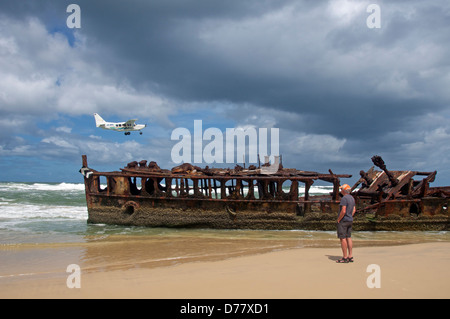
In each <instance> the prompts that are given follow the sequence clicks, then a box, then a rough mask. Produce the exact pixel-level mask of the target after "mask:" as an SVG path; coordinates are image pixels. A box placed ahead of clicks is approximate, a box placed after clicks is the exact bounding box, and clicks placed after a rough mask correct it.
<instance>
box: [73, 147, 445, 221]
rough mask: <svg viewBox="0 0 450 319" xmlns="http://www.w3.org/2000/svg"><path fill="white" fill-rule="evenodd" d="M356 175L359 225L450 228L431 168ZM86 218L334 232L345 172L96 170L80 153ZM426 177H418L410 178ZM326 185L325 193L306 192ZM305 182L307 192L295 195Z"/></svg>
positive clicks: (138, 165) (132, 166)
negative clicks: (329, 189) (429, 169)
mask: <svg viewBox="0 0 450 319" xmlns="http://www.w3.org/2000/svg"><path fill="white" fill-rule="evenodd" d="M372 160H373V161H374V164H375V165H376V166H379V167H381V169H382V170H381V171H376V170H374V168H373V167H372V168H371V169H370V170H368V171H367V172H363V171H361V172H360V175H361V178H360V179H359V181H358V182H357V183H356V184H355V185H354V186H353V188H352V191H353V192H352V195H353V196H354V197H355V199H356V202H357V209H358V213H357V216H356V218H355V222H354V228H355V229H360V230H404V229H414V230H416V229H420V230H424V229H431V230H446V229H449V220H450V219H449V213H448V202H449V197H450V188H449V187H443V188H442V187H441V188H431V187H430V186H429V184H430V183H431V182H433V181H434V177H435V175H436V172H415V171H392V172H391V171H388V170H387V169H386V167H385V165H384V162H383V161H382V159H381V158H378V157H374V158H372ZM82 165H83V166H82V169H81V170H80V171H81V172H82V173H83V175H84V182H85V190H86V202H87V208H88V214H89V217H88V222H89V223H105V224H115V225H135V226H149V227H197V228H222V229H238V228H239V229H314V230H335V229H336V218H337V213H338V211H339V202H340V194H339V186H340V185H341V179H343V178H350V177H351V175H348V174H334V173H333V172H332V171H331V170H329V172H328V173H326V174H321V173H317V172H310V171H301V170H297V169H286V168H283V167H282V165H281V166H280V167H279V169H278V171H276V172H274V173H271V174H266V173H264V165H263V167H259V168H257V167H255V166H253V165H251V166H250V167H249V168H247V169H246V168H243V167H241V166H239V165H237V166H236V167H235V168H234V169H218V168H209V167H206V168H200V167H198V166H194V165H191V164H182V165H180V166H177V167H174V168H173V169H171V170H167V169H161V168H160V167H159V166H158V165H157V164H156V163H155V162H150V163H148V164H147V161H145V160H144V161H141V162H131V163H128V165H127V166H126V167H124V168H122V169H121V170H120V171H114V172H99V171H96V170H94V169H91V168H89V166H88V163H87V157H86V156H85V155H83V157H82ZM416 176H424V178H423V179H421V180H418V181H415V180H414V179H413V177H416ZM317 181H322V182H326V183H328V184H329V185H331V186H332V187H333V190H332V191H331V192H330V193H329V194H324V195H311V194H310V189H311V186H312V185H313V184H314V183H315V182H317ZM299 186H303V188H304V192H302V193H300V192H299Z"/></svg>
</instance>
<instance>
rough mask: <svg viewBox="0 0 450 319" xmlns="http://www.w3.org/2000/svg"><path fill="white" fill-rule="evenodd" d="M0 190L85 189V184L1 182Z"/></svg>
mask: <svg viewBox="0 0 450 319" xmlns="http://www.w3.org/2000/svg"><path fill="white" fill-rule="evenodd" d="M0 191H84V184H80V183H78V184H75V183H59V184H45V183H33V184H27V183H0Z"/></svg>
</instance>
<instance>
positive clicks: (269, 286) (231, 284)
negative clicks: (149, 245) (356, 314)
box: [0, 242, 450, 299]
mask: <svg viewBox="0 0 450 319" xmlns="http://www.w3.org/2000/svg"><path fill="white" fill-rule="evenodd" d="M142 245H144V243H142ZM115 249H117V247H116V248H115ZM449 249H450V243H449V242H432V243H419V244H417V243H416V244H407V245H400V246H385V245H383V246H363V247H357V244H356V245H355V250H354V256H355V262H354V263H348V264H336V262H335V261H336V260H337V259H338V258H340V257H341V252H340V249H339V248H338V246H336V247H320V248H316V247H307V248H299V247H292V248H284V249H280V250H276V249H272V250H264V249H261V250H260V251H256V250H255V251H253V252H250V253H248V254H241V255H239V254H238V255H236V256H229V257H226V258H216V259H215V260H214V259H210V260H208V259H198V260H197V259H195V258H194V259H192V260H186V261H184V262H181V263H180V262H176V261H172V262H169V263H167V264H165V265H163V264H161V265H159V266H157V267H152V266H148V265H146V264H145V262H142V263H141V264H139V265H133V260H131V259H129V262H130V263H129V264H127V265H126V267H123V266H124V265H123V264H122V265H118V264H115V263H108V264H106V263H105V264H102V262H98V261H96V263H95V265H93V264H91V265H89V263H87V262H86V251H85V248H84V247H83V246H82V245H79V246H77V245H68V246H67V245H66V246H63V247H58V246H56V247H52V248H39V249H32V248H29V249H22V250H20V251H15V250H12V251H9V252H8V253H9V254H10V257H11V260H16V261H17V262H18V264H17V266H16V267H15V266H14V265H13V264H12V263H11V264H10V265H7V266H6V268H5V267H3V270H2V272H3V273H2V274H1V276H0V286H1V289H0V298H2V299H16V298H23V299H28V298H43V299H47V298H51V299H72V298H73V299H77V298H88V299H91V298H93V299H96V298H146V299H241V298H243V299H248V298H251V299H260V298H262V299H267V298H268V299H302V298H325V299H328V298H330V299H334V298H363V299H366V298H388V299H390V298H392V299H397V298H425V299H426V298H438V299H441V298H443V299H447V298H449V297H450V277H449V276H448V275H447V272H448V269H449V267H450V257H449V256H448V251H450V250H449ZM4 252H5V251H3V253H4ZM108 253H110V252H109V251H108V249H107V248H106V250H105V251H104V254H106V255H107V254H108ZM115 253H116V254H119V253H120V254H127V247H126V246H124V247H121V251H120V252H117V251H115ZM29 254H35V255H36V254H41V255H42V256H45V258H41V257H42V256H41V257H39V258H37V259H36V260H41V263H40V264H37V265H31V266H30V267H29V268H28V269H24V268H23V267H22V268H23V269H22V268H21V267H20V260H21V258H22V260H24V259H26V258H27V257H29V256H28V255H29ZM124 260H127V259H126V258H125V259H124ZM69 264H75V265H79V267H80V276H79V283H80V288H69V287H68V280H69V277H70V276H71V275H73V274H75V273H72V272H71V271H69V272H68V269H66V267H67V266H68V265H69ZM371 265H375V266H379V271H378V272H377V271H375V270H373V269H374V268H373V267H372V268H370V266H371ZM114 266H116V267H114ZM33 267H34V268H33ZM33 270H34V271H33ZM8 271H9V272H10V274H9V275H8ZM378 275H379V283H380V284H381V287H380V288H370V287H369V285H370V282H372V284H374V283H376V280H375V279H376V277H374V276H378ZM369 277H370V278H372V279H369ZM374 278H375V279H374ZM370 280H372V281H370ZM369 281H370V282H369ZM368 282H369V284H368Z"/></svg>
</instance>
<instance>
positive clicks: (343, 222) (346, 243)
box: [336, 184, 356, 263]
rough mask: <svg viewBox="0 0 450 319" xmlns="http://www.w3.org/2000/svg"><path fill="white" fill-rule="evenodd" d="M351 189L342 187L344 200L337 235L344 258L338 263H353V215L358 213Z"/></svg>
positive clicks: (340, 206)
mask: <svg viewBox="0 0 450 319" xmlns="http://www.w3.org/2000/svg"><path fill="white" fill-rule="evenodd" d="M350 190H351V187H350V186H349V185H347V184H344V185H342V186H341V194H342V196H343V197H342V199H341V203H340V204H339V215H338V219H337V223H338V224H337V235H338V238H339V239H340V240H341V248H342V253H343V257H342V258H341V259H339V260H337V261H336V262H337V263H348V262H353V254H352V250H353V242H352V238H351V237H352V224H353V215H355V212H356V207H355V206H356V205H355V199H354V198H353V196H352V195H350Z"/></svg>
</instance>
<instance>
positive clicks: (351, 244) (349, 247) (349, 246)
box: [346, 237, 353, 258]
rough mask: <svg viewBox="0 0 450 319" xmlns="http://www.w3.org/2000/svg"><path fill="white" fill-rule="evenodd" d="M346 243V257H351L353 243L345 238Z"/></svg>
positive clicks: (350, 239) (349, 238)
mask: <svg viewBox="0 0 450 319" xmlns="http://www.w3.org/2000/svg"><path fill="white" fill-rule="evenodd" d="M346 241H347V243H346V244H347V249H348V257H349V258H350V257H353V241H352V238H351V237H348V238H346Z"/></svg>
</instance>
